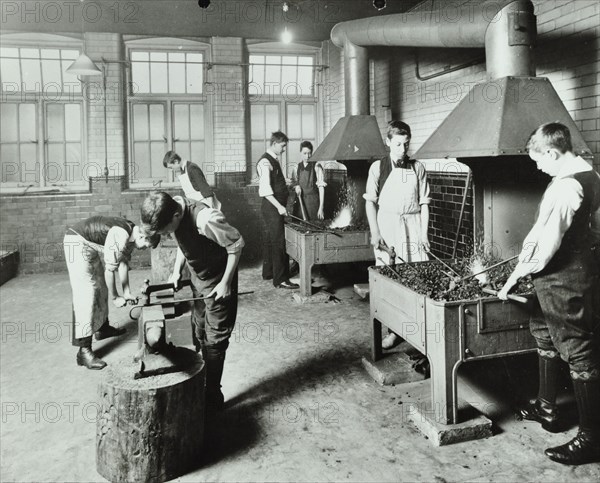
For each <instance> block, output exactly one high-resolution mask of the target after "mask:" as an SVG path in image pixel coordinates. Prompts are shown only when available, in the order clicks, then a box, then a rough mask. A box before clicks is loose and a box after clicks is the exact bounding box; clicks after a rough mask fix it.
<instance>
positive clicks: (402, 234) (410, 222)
mask: <svg viewBox="0 0 600 483" xmlns="http://www.w3.org/2000/svg"><path fill="white" fill-rule="evenodd" d="M388 162H389V160H388ZM377 225H378V226H379V232H380V233H381V237H382V238H383V240H384V241H385V243H386V244H387V246H388V247H394V250H395V251H396V254H397V255H398V256H399V257H401V258H402V259H403V260H404V261H405V262H423V261H426V260H429V257H428V256H427V253H426V252H425V251H424V250H423V249H422V248H421V206H420V205H419V181H418V179H417V175H416V173H415V171H414V170H413V169H412V168H394V169H392V171H391V173H390V175H389V176H388V179H387V181H386V182H385V184H384V185H383V189H382V190H381V192H380V193H379V200H378V211H377ZM379 258H381V259H382V260H383V261H384V262H382V261H381V260H379ZM375 260H376V264H377V265H383V264H384V263H386V264H388V263H389V261H390V260H389V256H388V254H387V253H386V252H384V251H381V250H377V249H375ZM396 263H402V262H401V261H400V259H398V258H396Z"/></svg>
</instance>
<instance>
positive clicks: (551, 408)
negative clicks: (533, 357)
mask: <svg viewBox="0 0 600 483" xmlns="http://www.w3.org/2000/svg"><path fill="white" fill-rule="evenodd" d="M538 364H539V379H540V382H539V384H540V385H539V389H538V396H537V398H535V399H532V400H530V401H529V403H528V404H527V405H526V406H525V407H523V408H521V409H520V410H519V415H520V416H521V417H522V418H523V419H527V420H529V421H537V422H538V423H541V425H542V428H544V429H545V430H546V431H549V432H551V433H556V432H558V431H560V429H559V419H558V406H557V405H556V395H557V393H558V375H559V369H560V364H561V359H560V357H558V355H556V356H555V357H544V356H542V355H539V356H538Z"/></svg>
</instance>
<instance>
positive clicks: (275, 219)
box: [256, 131, 299, 289]
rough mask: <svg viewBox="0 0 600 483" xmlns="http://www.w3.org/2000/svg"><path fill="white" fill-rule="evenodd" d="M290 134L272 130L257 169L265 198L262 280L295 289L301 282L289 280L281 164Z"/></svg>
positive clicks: (286, 194)
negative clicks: (267, 145) (269, 142)
mask: <svg viewBox="0 0 600 483" xmlns="http://www.w3.org/2000/svg"><path fill="white" fill-rule="evenodd" d="M287 143H288V137H287V136H286V135H285V134H284V133H282V132H281V131H276V132H274V133H273V134H271V145H270V147H269V149H267V151H266V152H265V153H264V154H263V155H262V156H261V157H260V160H259V161H258V164H257V165H256V171H257V172H258V177H259V181H258V196H260V197H261V198H262V205H261V213H262V216H263V221H264V226H265V232H264V233H263V247H264V249H263V266H262V277H263V280H271V279H273V285H274V286H275V287H276V288H284V289H296V288H299V285H298V284H296V283H292V282H290V267H289V263H290V259H289V257H288V254H287V252H286V250H285V229H284V217H285V216H288V211H287V208H286V205H287V200H288V188H287V184H286V182H285V177H284V176H283V172H282V170H281V164H279V156H281V155H282V154H283V153H284V152H285V149H286V147H287Z"/></svg>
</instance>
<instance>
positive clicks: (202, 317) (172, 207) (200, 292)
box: [142, 192, 244, 410]
mask: <svg viewBox="0 0 600 483" xmlns="http://www.w3.org/2000/svg"><path fill="white" fill-rule="evenodd" d="M142 222H143V223H144V224H145V225H146V226H147V227H148V230H149V231H150V232H152V233H159V234H161V235H162V234H167V233H172V234H173V235H174V237H175V240H176V241H177V245H178V249H177V257H176V259H175V266H174V267H173V275H172V276H171V278H170V280H169V281H170V282H172V283H173V285H174V286H175V288H177V287H178V285H179V281H180V279H181V269H182V268H183V264H184V263H185V262H187V264H188V267H189V269H190V275H191V282H192V292H193V294H194V298H196V297H206V299H205V300H196V301H194V306H193V310H192V326H193V327H192V328H193V340H194V345H195V346H196V350H200V349H202V355H203V357H204V361H205V362H206V403H207V407H209V408H211V409H213V410H220V409H222V407H223V403H224V398H223V393H222V392H221V377H222V375H223V365H224V363H225V353H226V351H227V347H228V346H229V338H230V337H231V333H232V331H233V326H234V324H235V319H236V316H237V297H238V295H237V291H238V290H237V284H238V276H237V266H238V263H239V260H240V255H241V253H242V248H243V247H244V239H243V238H242V236H241V235H240V233H239V231H237V230H236V229H235V228H234V227H232V226H231V225H230V224H229V223H227V221H226V220H225V217H224V216H223V213H221V212H220V211H219V210H216V209H214V208H209V207H207V206H206V205H204V204H203V203H201V202H193V201H191V200H189V199H184V198H182V197H179V196H175V197H173V198H172V197H171V196H169V195H168V194H167V193H164V192H155V193H151V194H149V195H148V196H147V197H146V199H145V200H144V203H143V204H142Z"/></svg>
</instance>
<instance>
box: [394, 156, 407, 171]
mask: <svg viewBox="0 0 600 483" xmlns="http://www.w3.org/2000/svg"><path fill="white" fill-rule="evenodd" d="M390 161H391V162H392V169H394V168H406V167H407V166H408V162H407V160H406V158H402V159H399V160H398V161H394V160H393V159H392V158H390Z"/></svg>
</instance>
